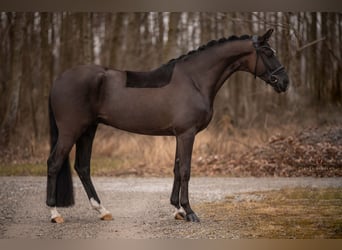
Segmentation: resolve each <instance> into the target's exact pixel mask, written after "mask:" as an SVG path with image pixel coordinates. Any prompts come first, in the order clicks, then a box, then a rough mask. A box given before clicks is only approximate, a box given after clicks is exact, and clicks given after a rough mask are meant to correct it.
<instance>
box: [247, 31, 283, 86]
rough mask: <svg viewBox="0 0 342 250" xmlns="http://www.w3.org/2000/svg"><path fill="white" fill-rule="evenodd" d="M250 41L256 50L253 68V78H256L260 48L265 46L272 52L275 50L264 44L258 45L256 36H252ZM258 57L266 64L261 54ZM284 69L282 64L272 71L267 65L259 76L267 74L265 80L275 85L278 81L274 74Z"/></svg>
mask: <svg viewBox="0 0 342 250" xmlns="http://www.w3.org/2000/svg"><path fill="white" fill-rule="evenodd" d="M252 42H253V46H254V48H255V50H256V62H255V68H254V78H256V77H257V66H258V61H259V54H260V51H261V49H265V48H267V49H270V50H272V52H273V53H274V52H275V50H274V49H272V48H271V47H269V46H266V45H263V46H259V41H258V36H253V37H252ZM260 57H261V59H262V61H263V63H264V64H265V66H266V65H267V63H266V62H265V60H264V58H263V57H262V56H260ZM284 70H285V68H284V66H282V65H281V66H279V67H278V68H276V69H274V70H272V71H270V69H269V67H266V71H265V72H264V73H263V74H261V75H260V76H262V75H264V74H267V75H268V76H267V80H266V82H267V83H270V84H271V85H275V84H277V83H278V77H277V76H276V75H277V74H279V73H280V72H282V71H284Z"/></svg>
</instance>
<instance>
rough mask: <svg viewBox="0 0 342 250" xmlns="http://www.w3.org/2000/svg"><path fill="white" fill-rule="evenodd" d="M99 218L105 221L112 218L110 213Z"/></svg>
mask: <svg viewBox="0 0 342 250" xmlns="http://www.w3.org/2000/svg"><path fill="white" fill-rule="evenodd" d="M101 220H105V221H109V220H113V216H112V215H111V214H105V215H103V216H102V217H101Z"/></svg>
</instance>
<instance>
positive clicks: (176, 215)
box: [175, 212, 185, 220]
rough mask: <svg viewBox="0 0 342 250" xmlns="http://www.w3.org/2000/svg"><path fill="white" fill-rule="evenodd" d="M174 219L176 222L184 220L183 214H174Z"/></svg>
mask: <svg viewBox="0 0 342 250" xmlns="http://www.w3.org/2000/svg"><path fill="white" fill-rule="evenodd" d="M175 219H176V220H185V213H182V212H177V213H175Z"/></svg>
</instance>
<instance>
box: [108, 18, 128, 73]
mask: <svg viewBox="0 0 342 250" xmlns="http://www.w3.org/2000/svg"><path fill="white" fill-rule="evenodd" d="M124 16H125V14H124V13H117V14H116V18H115V20H114V21H115V22H114V24H113V28H112V30H111V32H113V35H112V41H111V46H112V47H111V49H110V59H109V64H110V65H111V66H112V67H114V68H120V66H121V65H122V63H121V62H120V61H119V60H120V56H119V55H120V53H118V51H120V50H121V48H122V36H123V34H122V33H123V32H122V31H123V26H124Z"/></svg>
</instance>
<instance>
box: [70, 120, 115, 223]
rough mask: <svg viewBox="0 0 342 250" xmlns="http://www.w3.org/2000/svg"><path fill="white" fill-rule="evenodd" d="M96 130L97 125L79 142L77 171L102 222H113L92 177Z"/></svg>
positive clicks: (82, 136)
mask: <svg viewBox="0 0 342 250" xmlns="http://www.w3.org/2000/svg"><path fill="white" fill-rule="evenodd" d="M96 129H97V125H93V126H90V127H89V128H88V130H87V131H86V132H85V133H84V134H83V135H81V137H80V138H79V139H78V140H77V142H76V158H75V170H76V172H77V174H78V176H79V177H80V179H81V182H82V184H83V187H84V189H85V191H86V193H87V196H88V198H89V202H90V205H91V206H92V208H93V209H94V210H96V211H97V212H98V213H99V214H100V217H101V220H112V215H111V213H110V212H109V211H108V210H107V209H106V208H105V207H104V206H103V205H102V204H101V202H100V199H99V197H98V195H97V193H96V190H95V188H94V185H93V183H92V180H91V177H90V157H91V151H92V145H93V140H94V136H95V133H96Z"/></svg>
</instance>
